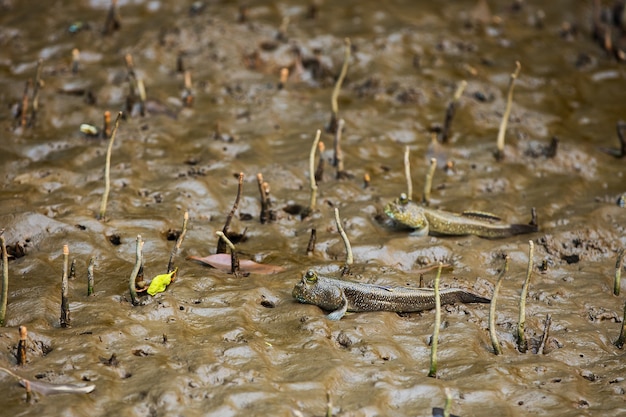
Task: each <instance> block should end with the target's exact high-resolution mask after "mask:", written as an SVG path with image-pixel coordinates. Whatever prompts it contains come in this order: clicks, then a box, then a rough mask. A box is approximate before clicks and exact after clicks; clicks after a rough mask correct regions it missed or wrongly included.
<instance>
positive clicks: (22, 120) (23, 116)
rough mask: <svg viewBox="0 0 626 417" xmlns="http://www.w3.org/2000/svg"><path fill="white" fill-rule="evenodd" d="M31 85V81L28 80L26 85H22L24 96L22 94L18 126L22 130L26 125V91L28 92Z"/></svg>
mask: <svg viewBox="0 0 626 417" xmlns="http://www.w3.org/2000/svg"><path fill="white" fill-rule="evenodd" d="M32 83H33V80H31V79H28V81H26V84H25V85H24V94H22V108H21V113H20V116H21V118H20V126H22V127H23V128H24V127H26V125H27V124H28V90H30V86H31V84H32Z"/></svg>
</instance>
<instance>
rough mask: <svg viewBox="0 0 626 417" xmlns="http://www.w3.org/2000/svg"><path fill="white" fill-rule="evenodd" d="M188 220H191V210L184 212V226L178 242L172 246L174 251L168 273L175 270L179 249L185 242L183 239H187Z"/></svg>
mask: <svg viewBox="0 0 626 417" xmlns="http://www.w3.org/2000/svg"><path fill="white" fill-rule="evenodd" d="M188 222H189V212H187V211H186V212H185V214H183V228H182V231H181V232H180V235H179V236H178V239H176V244H175V245H174V247H173V248H172V252H171V253H170V260H169V262H168V263H167V273H168V274H169V273H171V272H172V271H174V258H175V257H176V255H177V254H178V251H179V250H180V246H181V245H182V244H183V240H184V239H185V234H187V223H188Z"/></svg>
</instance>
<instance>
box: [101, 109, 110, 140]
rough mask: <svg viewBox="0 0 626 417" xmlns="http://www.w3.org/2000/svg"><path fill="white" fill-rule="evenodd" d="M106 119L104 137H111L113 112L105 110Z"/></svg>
mask: <svg viewBox="0 0 626 417" xmlns="http://www.w3.org/2000/svg"><path fill="white" fill-rule="evenodd" d="M103 118H104V121H103V123H102V137H103V138H104V139H109V138H110V137H111V112H110V111H108V110H107V111H105V112H104V117H103Z"/></svg>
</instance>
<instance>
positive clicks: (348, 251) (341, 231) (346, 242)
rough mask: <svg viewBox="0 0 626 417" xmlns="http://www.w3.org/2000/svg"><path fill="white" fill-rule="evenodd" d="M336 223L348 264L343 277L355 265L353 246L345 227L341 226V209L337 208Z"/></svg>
mask: <svg viewBox="0 0 626 417" xmlns="http://www.w3.org/2000/svg"><path fill="white" fill-rule="evenodd" d="M335 222H336V223H337V230H338V231H339V235H340V236H341V239H342V240H343V245H344V246H345V247H346V264H345V265H344V267H343V268H342V270H341V275H342V276H343V275H346V274H347V273H348V272H350V267H351V266H352V264H353V263H354V257H353V255H352V246H351V245H350V240H349V239H348V235H347V234H346V231H345V230H344V229H343V225H342V224H341V219H340V218H339V209H338V208H337V207H335Z"/></svg>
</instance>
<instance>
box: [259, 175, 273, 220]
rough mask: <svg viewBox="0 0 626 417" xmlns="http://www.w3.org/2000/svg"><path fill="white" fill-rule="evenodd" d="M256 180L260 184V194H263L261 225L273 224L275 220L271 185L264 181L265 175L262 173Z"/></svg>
mask: <svg viewBox="0 0 626 417" xmlns="http://www.w3.org/2000/svg"><path fill="white" fill-rule="evenodd" d="M256 179H257V182H258V184H259V193H260V194H261V215H260V221H261V224H265V223H268V222H271V221H272V220H273V217H274V215H273V213H272V202H271V201H270V185H269V183H267V182H266V181H264V180H263V174H261V173H260V172H259V173H258V174H256Z"/></svg>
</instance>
